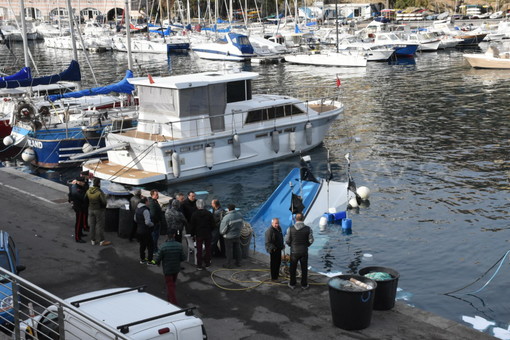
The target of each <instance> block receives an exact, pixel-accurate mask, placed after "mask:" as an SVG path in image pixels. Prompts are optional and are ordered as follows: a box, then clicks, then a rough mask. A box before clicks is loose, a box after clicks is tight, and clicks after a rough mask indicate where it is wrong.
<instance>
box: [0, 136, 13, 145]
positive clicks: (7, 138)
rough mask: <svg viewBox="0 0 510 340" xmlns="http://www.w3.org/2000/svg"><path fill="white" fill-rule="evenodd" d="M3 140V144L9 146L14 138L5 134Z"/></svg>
mask: <svg viewBox="0 0 510 340" xmlns="http://www.w3.org/2000/svg"><path fill="white" fill-rule="evenodd" d="M3 142H4V145H5V146H9V145H11V144H12V143H14V138H12V136H11V135H9V136H5V137H4V140H3Z"/></svg>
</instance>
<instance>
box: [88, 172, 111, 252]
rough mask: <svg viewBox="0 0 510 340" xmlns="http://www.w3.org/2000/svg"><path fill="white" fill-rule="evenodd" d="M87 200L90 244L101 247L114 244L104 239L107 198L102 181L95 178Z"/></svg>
mask: <svg viewBox="0 0 510 340" xmlns="http://www.w3.org/2000/svg"><path fill="white" fill-rule="evenodd" d="M86 200H87V201H88V204H89V219H88V222H89V226H90V234H91V236H90V243H92V245H95V244H97V243H99V245H100V246H107V245H110V244H112V243H111V242H110V241H105V239H104V218H105V211H106V196H105V195H104V192H103V191H102V190H101V180H100V179H99V178H94V181H93V186H92V187H91V188H89V190H87V194H86Z"/></svg>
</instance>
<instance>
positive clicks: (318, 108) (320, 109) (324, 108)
mask: <svg viewBox="0 0 510 340" xmlns="http://www.w3.org/2000/svg"><path fill="white" fill-rule="evenodd" d="M308 107H309V108H311V109H312V110H315V111H317V112H319V113H322V112H327V111H331V110H335V109H338V107H337V106H335V105H321V104H310V105H308Z"/></svg>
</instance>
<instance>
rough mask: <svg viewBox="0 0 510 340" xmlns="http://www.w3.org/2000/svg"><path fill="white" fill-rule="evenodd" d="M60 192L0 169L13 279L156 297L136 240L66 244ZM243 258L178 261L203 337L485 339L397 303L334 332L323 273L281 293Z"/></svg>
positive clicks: (72, 291) (55, 289)
mask: <svg viewBox="0 0 510 340" xmlns="http://www.w3.org/2000/svg"><path fill="white" fill-rule="evenodd" d="M67 192H68V188H67V187H66V186H64V185H60V184H58V183H55V182H51V181H48V180H45V179H43V178H40V177H36V176H32V175H30V174H25V173H22V172H20V171H18V170H16V169H12V168H0V212H1V216H2V222H1V223H2V224H1V228H2V229H4V230H6V231H8V232H9V234H10V235H11V236H12V237H13V239H14V241H15V242H16V245H17V247H18V249H19V253H20V258H21V262H22V264H23V265H25V266H26V267H27V269H26V270H25V271H23V272H22V273H21V276H23V277H24V278H26V279H28V280H30V281H31V282H33V283H34V284H36V285H39V286H41V287H42V288H44V289H46V290H48V291H50V292H51V293H53V294H55V295H57V296H59V297H62V298H67V297H70V296H74V295H77V294H81V293H85V292H88V291H94V290H99V289H105V288H113V287H132V286H138V285H147V288H148V289H147V290H148V292H150V293H151V294H154V295H156V296H159V297H161V298H163V299H164V298H165V296H166V294H165V286H164V278H163V274H162V270H161V268H160V267H148V266H146V265H141V264H139V259H138V244H137V243H136V242H129V240H127V239H123V238H120V237H118V236H117V234H116V233H114V232H108V233H106V239H107V240H109V241H112V243H113V244H112V245H111V246H105V247H100V246H97V245H96V246H92V245H91V244H90V242H87V243H83V244H81V243H76V242H75V241H74V237H73V231H74V212H73V210H72V209H71V205H70V204H69V203H68V202H67ZM84 239H85V240H87V241H88V240H89V238H88V237H85V238H84ZM259 250H261V251H263V249H259ZM250 256H251V257H250V258H249V259H246V260H244V261H243V263H242V267H241V268H238V269H235V270H226V269H223V268H222V265H223V263H224V259H216V258H214V259H213V265H212V266H211V267H209V268H207V269H208V270H204V271H197V270H196V268H195V266H194V265H192V264H190V263H187V262H185V263H183V267H184V270H182V271H181V273H180V274H179V278H178V282H177V299H178V301H179V304H180V305H181V306H182V307H187V306H196V307H197V315H198V316H200V317H201V318H202V320H203V322H204V324H205V327H206V330H207V334H208V336H209V339H310V338H316V339H402V340H404V339H405V340H409V339H445V340H452V339H495V338H493V337H491V336H490V335H488V334H485V333H481V332H479V331H476V330H474V329H471V328H469V327H466V326H464V325H461V324H459V323H457V322H454V321H451V320H447V319H444V318H441V317H438V316H436V315H433V314H431V313H428V312H425V311H423V310H419V309H417V308H413V307H411V306H408V305H406V304H405V303H402V302H397V304H396V306H395V307H394V308H393V309H391V310H389V311H374V312H373V314H372V320H371V324H370V326H369V327H368V328H365V329H363V330H359V331H346V330H342V329H340V328H337V327H335V326H334V325H333V323H332V317H331V310H330V304H329V292H328V287H327V286H326V285H325V282H326V281H327V278H326V277H324V276H319V275H311V276H310V281H311V283H312V286H311V288H310V289H308V290H305V291H303V290H301V289H299V288H297V289H295V290H290V289H289V288H288V287H287V285H286V283H271V282H268V281H269V265H268V257H267V256H265V254H258V253H257V254H254V253H253V251H250Z"/></svg>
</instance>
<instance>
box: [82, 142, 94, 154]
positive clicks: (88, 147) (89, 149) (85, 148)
mask: <svg viewBox="0 0 510 340" xmlns="http://www.w3.org/2000/svg"><path fill="white" fill-rule="evenodd" d="M81 151H83V153H89V152H92V151H94V147H93V146H92V145H90V144H89V143H85V144H83V146H82V147H81Z"/></svg>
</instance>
